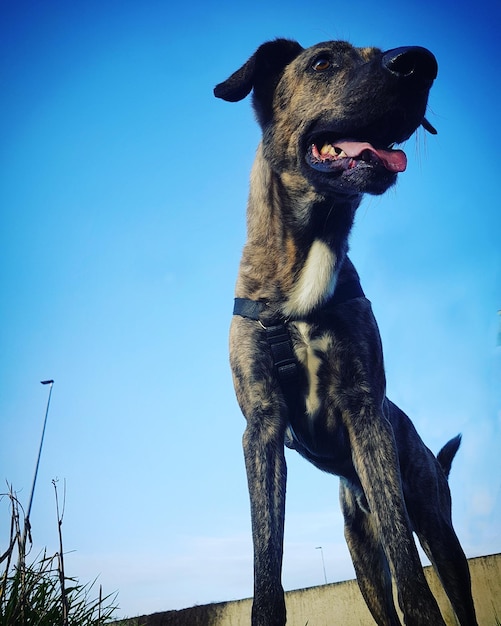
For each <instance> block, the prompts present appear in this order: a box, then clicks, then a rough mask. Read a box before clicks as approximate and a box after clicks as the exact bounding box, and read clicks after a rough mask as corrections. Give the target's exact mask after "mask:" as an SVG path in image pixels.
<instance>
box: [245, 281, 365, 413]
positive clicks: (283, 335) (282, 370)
mask: <svg viewBox="0 0 501 626" xmlns="http://www.w3.org/2000/svg"><path fill="white" fill-rule="evenodd" d="M363 297H365V294H364V292H363V289H362V286H361V284H360V282H359V281H358V280H350V281H348V282H346V283H343V284H342V285H338V286H336V288H335V290H334V293H333V294H332V296H331V297H330V299H329V300H327V302H325V304H324V305H323V306H322V308H321V309H320V310H319V311H317V312H315V313H314V314H311V315H309V316H306V317H304V318H297V319H296V318H295V320H294V321H302V320H304V321H306V320H308V321H314V320H315V319H316V318H317V319H318V318H319V317H323V316H325V315H328V314H329V311H330V310H331V309H332V308H334V307H337V306H338V305H339V304H342V303H343V302H347V301H348V300H353V299H354V298H363ZM265 311H266V312H268V313H269V305H268V303H267V302H263V301H262V300H249V299H248V298H235V303H234V306H233V315H240V316H241V317H247V318H249V319H251V320H255V321H256V322H259V323H260V324H261V326H262V327H263V329H264V331H265V332H266V338H267V340H268V345H269V346H270V351H271V355H272V358H273V365H274V367H275V371H276V372H277V377H278V380H279V382H280V386H281V387H282V391H283V393H284V397H285V400H286V402H287V405H288V406H289V407H290V408H292V407H293V406H295V405H296V400H297V398H298V392H299V389H300V385H299V367H298V361H297V358H296V355H295V353H294V348H293V346H292V340H291V337H290V333H289V329H288V328H287V324H288V322H289V321H291V320H290V319H284V317H283V316H282V315H280V314H275V315H271V317H269V315H266V316H265V319H266V323H263V321H262V317H263V315H262V314H263V313H264V312H265Z"/></svg>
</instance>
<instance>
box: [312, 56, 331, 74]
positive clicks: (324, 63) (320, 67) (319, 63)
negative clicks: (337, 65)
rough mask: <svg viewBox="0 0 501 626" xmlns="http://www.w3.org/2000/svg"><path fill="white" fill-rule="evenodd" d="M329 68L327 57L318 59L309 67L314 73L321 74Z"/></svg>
mask: <svg viewBox="0 0 501 626" xmlns="http://www.w3.org/2000/svg"><path fill="white" fill-rule="evenodd" d="M330 66H331V62H330V60H329V59H328V58H327V57H318V58H317V59H315V60H314V61H313V63H312V65H311V67H312V68H313V69H314V70H315V72H323V71H324V70H327V69H329V67H330Z"/></svg>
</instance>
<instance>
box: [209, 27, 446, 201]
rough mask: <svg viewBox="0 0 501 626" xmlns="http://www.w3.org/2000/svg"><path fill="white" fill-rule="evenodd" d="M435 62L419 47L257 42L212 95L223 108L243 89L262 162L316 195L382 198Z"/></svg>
mask: <svg viewBox="0 0 501 626" xmlns="http://www.w3.org/2000/svg"><path fill="white" fill-rule="evenodd" d="M436 75H437V62H436V60H435V57H434V56H433V55H432V53H431V52H429V51H428V50H426V49H425V48H421V47H417V46H413V47H406V48H396V49H393V50H389V51H387V52H383V51H381V50H379V49H377V48H354V47H353V46H352V45H350V44H348V43H346V42H343V41H329V42H325V43H320V44H317V45H316V46H312V47H311V48H307V49H304V48H302V47H301V46H300V45H299V44H298V43H297V42H295V41H291V40H287V39H277V40H275V41H271V42H268V43H265V44H263V45H262V46H260V47H259V48H258V50H257V51H256V52H255V53H254V55H253V56H252V57H251V58H250V59H249V60H248V61H247V63H245V64H244V65H243V66H242V67H241V68H240V69H239V70H237V71H236V72H235V73H234V74H232V75H231V76H230V77H229V78H228V79H227V80H226V81H224V82H223V83H220V84H219V85H217V86H216V88H215V89H214V93H215V95H216V96H217V97H219V98H223V99H224V100H227V101H229V102H236V101H238V100H242V99H243V98H245V97H246V96H247V95H248V94H249V93H250V92H251V90H253V105H254V109H255V111H256V115H257V119H258V121H259V123H260V125H261V128H262V130H263V149H264V155H265V157H266V158H267V159H268V161H269V162H270V165H271V167H272V168H273V169H274V170H275V171H276V172H278V173H284V172H298V171H299V172H300V175H301V176H302V177H303V178H305V179H306V180H307V181H308V184H309V185H311V186H313V187H314V188H315V189H316V190H317V191H319V192H321V193H322V194H329V193H344V194H360V193H363V192H367V193H372V194H380V193H383V192H384V191H386V189H388V187H390V186H391V185H392V184H393V183H394V182H395V181H396V178H397V174H398V172H402V171H403V170H404V169H405V167H406V156H405V153H404V152H402V150H397V149H394V146H395V145H396V144H399V143H402V142H403V141H405V140H406V139H408V138H409V137H410V136H411V135H412V133H413V132H414V131H415V130H416V129H417V128H418V127H419V126H420V125H423V126H424V128H425V129H426V130H428V131H429V132H432V133H436V131H435V129H434V128H433V126H431V124H430V123H429V122H428V121H427V120H426V118H425V117H424V115H425V111H426V105H427V101H428V93H429V90H430V87H431V85H432V83H433V81H434V79H435V78H436Z"/></svg>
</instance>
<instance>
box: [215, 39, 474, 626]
mask: <svg viewBox="0 0 501 626" xmlns="http://www.w3.org/2000/svg"><path fill="white" fill-rule="evenodd" d="M437 71H438V67H437V62H436V59H435V57H434V56H433V54H432V53H431V52H429V51H428V50H426V49H425V48H421V47H417V46H413V47H402V48H396V49H392V50H389V51H386V52H384V51H381V50H379V49H377V48H373V47H368V48H355V47H353V46H352V45H350V44H349V43H346V42H343V41H330V42H325V43H320V44H318V45H315V46H312V47H310V48H306V49H304V48H303V47H302V46H300V45H299V43H297V42H296V41H292V40H288V39H276V40H274V41H270V42H267V43H264V44H263V45H261V46H260V47H259V48H258V49H257V51H256V52H255V53H254V54H253V56H252V57H251V58H250V59H249V60H248V61H247V62H246V63H245V64H244V65H243V66H242V67H240V69H238V70H237V71H235V72H234V73H233V74H232V75H231V76H230V77H229V78H228V79H227V80H226V81H224V82H222V83H220V84H218V85H217V86H216V87H215V89H214V94H215V95H216V97H218V98H222V99H223V100H226V101H228V102H236V101H239V100H242V99H244V98H245V97H246V96H247V95H249V94H250V92H251V91H252V93H253V95H252V98H253V107H254V110H255V114H256V117H257V121H258V122H259V124H260V126H261V129H262V141H261V142H260V144H259V147H258V149H257V154H256V158H255V162H254V165H253V168H252V172H251V182H250V191H249V200H248V207H247V226H248V232H247V241H246V243H245V246H244V249H243V253H242V259H241V263H240V268H239V273H238V278H237V283H236V290H235V293H236V299H235V309H234V315H233V318H232V323H231V329H230V363H231V369H232V375H233V381H234V386H235V391H236V396H237V399H238V402H239V405H240V408H241V410H242V412H243V414H244V416H245V418H246V421H247V424H246V429H245V433H244V436H243V449H244V458H245V465H246V470H247V478H248V486H249V494H250V502H251V519H252V535H253V544H254V601H253V607H252V624H253V626H283V624H285V622H286V609H285V600H284V591H283V587H282V583H281V570H282V557H283V536H284V514H285V491H286V462H285V454H284V444H285V445H287V446H288V447H290V448H293V449H295V450H296V451H297V452H298V453H299V454H300V455H302V456H303V457H304V458H306V459H307V460H308V461H310V462H311V463H313V464H314V465H315V466H316V467H318V468H319V469H321V470H323V471H325V472H330V473H332V474H335V475H337V476H339V477H340V501H341V507H342V511H343V515H344V520H345V537H346V540H347V544H348V547H349V550H350V554H351V557H352V560H353V564H354V567H355V571H356V575H357V580H358V583H359V586H360V589H361V592H362V594H363V597H364V599H365V601H366V603H367V606H368V608H369V610H370V612H371V613H372V616H373V617H374V620H375V621H376V622H377V624H380V625H381V626H382V625H385V626H394V625H396V624H400V621H399V618H398V615H397V612H396V609H395V605H394V601H393V595H392V582H391V581H392V579H393V580H394V582H395V585H396V588H397V596H398V603H399V605H400V608H401V610H402V613H403V615H404V620H405V624H407V625H408V626H418V625H419V626H424V625H426V626H430V625H433V626H437V625H440V624H441V625H443V624H445V622H444V619H443V617H442V615H441V613H440V610H439V608H438V604H437V602H436V600H435V598H434V597H433V595H432V593H431V591H430V589H429V587H428V585H427V583H426V580H425V577H424V575H423V569H422V566H421V563H420V559H419V555H418V552H417V548H416V544H415V542H414V540H413V536H412V533H413V532H415V533H416V535H417V536H418V538H419V540H420V543H421V545H422V547H423V549H424V551H425V553H426V554H427V556H428V557H429V559H430V561H431V562H432V563H433V565H434V567H435V569H436V571H437V573H438V575H439V577H440V580H441V582H442V584H443V586H444V589H445V591H446V593H447V595H448V597H449V599H450V601H451V604H452V606H453V608H454V611H455V613H456V615H457V618H458V620H459V623H460V624H461V626H472V625H474V624H476V623H477V622H476V617H475V610H474V605H473V600H472V595H471V582H470V574H469V570H468V564H467V561H466V558H465V555H464V553H463V550H462V548H461V546H460V543H459V541H458V538H457V536H456V534H455V532H454V529H453V526H452V521H451V496H450V490H449V486H448V480H447V478H448V474H449V470H450V467H451V463H452V459H453V457H454V455H455V454H456V451H457V449H458V447H459V444H460V436H458V437H456V438H454V439H451V441H449V442H448V443H447V444H446V445H445V446H444V448H443V449H442V450H441V451H440V452H439V453H438V456H437V458H436V457H435V456H434V455H433V454H432V453H431V452H430V450H429V449H428V448H427V447H426V446H425V445H424V443H423V441H422V440H421V438H420V437H419V435H418V433H417V432H416V429H415V428H414V426H413V424H412V422H411V421H410V419H409V418H408V417H407V415H405V413H404V412H403V411H401V410H400V409H399V408H398V407H397V406H396V405H395V404H393V403H392V402H391V401H390V400H389V399H388V398H387V397H386V381H385V372H384V365H383V353H382V347H381V340H380V335H379V331H378V327H377V324H376V321H375V318H374V316H373V313H372V310H371V304H370V302H369V300H367V299H366V298H365V296H364V293H363V291H362V288H361V287H360V283H359V277H358V274H357V272H356V270H355V267H354V266H353V264H352V262H351V260H350V258H349V256H348V236H349V233H350V230H351V228H352V225H353V221H354V216H355V213H356V210H357V208H358V206H359V204H360V202H361V199H362V196H363V194H364V193H369V194H373V195H379V194H382V193H384V192H385V191H386V190H387V189H388V188H389V187H391V186H392V185H393V184H394V183H395V182H396V179H397V176H398V174H399V173H400V172H403V171H404V170H405V168H406V156H405V153H404V152H403V151H402V150H400V149H395V147H394V146H395V145H397V144H401V143H402V142H404V141H405V140H406V139H408V138H409V137H410V136H411V135H412V134H413V133H414V132H415V131H416V129H417V128H418V127H419V126H421V125H422V126H423V127H424V128H425V129H426V130H428V131H429V132H431V133H436V130H435V129H434V128H433V126H432V125H431V124H430V123H429V121H428V120H427V119H426V118H425V111H426V107H427V101H428V95H429V90H430V88H431V86H432V83H433V82H434V80H435V78H436V76H437ZM332 621H333V623H335V615H333V618H332Z"/></svg>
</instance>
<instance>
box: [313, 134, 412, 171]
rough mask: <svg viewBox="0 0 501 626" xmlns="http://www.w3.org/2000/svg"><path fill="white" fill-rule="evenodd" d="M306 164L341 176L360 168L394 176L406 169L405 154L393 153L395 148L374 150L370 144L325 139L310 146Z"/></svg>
mask: <svg viewBox="0 0 501 626" xmlns="http://www.w3.org/2000/svg"><path fill="white" fill-rule="evenodd" d="M306 160H307V162H308V163H309V165H310V166H311V167H312V168H313V169H316V170H318V171H320V172H326V173H336V172H337V173H339V174H341V173H342V172H344V171H346V170H352V169H354V168H356V167H359V166H364V167H367V166H369V167H374V168H381V169H383V170H386V171H388V172H392V173H395V174H396V173H398V172H403V171H404V170H405V168H406V167H407V157H406V155H405V152H403V151H402V150H394V149H393V147H392V145H390V146H388V147H387V148H375V147H374V146H373V145H372V144H371V143H369V142H367V141H358V140H354V139H329V138H328V137H325V136H323V137H320V138H318V139H315V140H313V141H312V142H311V143H310V145H309V147H308V150H307V154H306Z"/></svg>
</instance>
